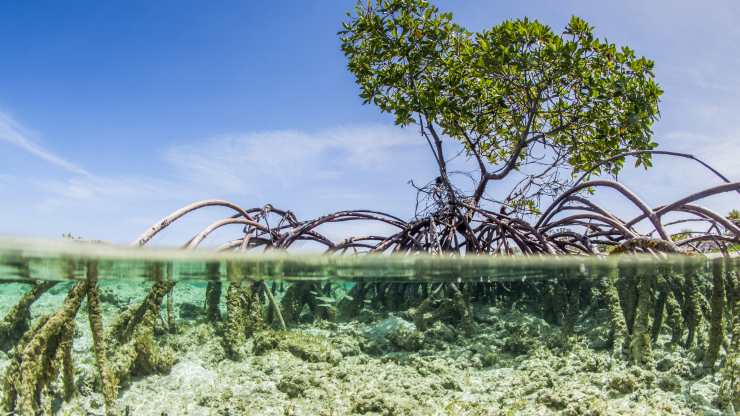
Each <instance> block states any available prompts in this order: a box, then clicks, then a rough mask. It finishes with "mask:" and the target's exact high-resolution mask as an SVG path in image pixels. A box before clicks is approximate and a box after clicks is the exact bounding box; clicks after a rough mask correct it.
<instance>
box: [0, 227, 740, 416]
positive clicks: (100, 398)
mask: <svg viewBox="0 0 740 416" xmlns="http://www.w3.org/2000/svg"><path fill="white" fill-rule="evenodd" d="M739 266H740V265H739V261H738V259H737V258H732V259H721V258H718V259H707V258H705V257H699V256H693V257H685V256H684V257H658V256H654V257H650V256H642V257H606V258H596V257H589V258H586V257H559V258H555V257H530V258H525V257H490V256H466V257H463V258H459V257H455V258H453V257H444V256H436V257H432V256H426V255H412V256H399V257H395V256H367V255H366V256H320V255H287V254H284V253H282V254H281V253H267V254H260V255H256V254H249V255H239V254H234V253H230V254H224V253H214V252H208V251H187V252H186V251H182V250H165V249H158V250H154V249H141V248H138V249H132V248H121V247H115V246H108V245H101V244H90V243H81V242H72V241H62V242H38V241H31V240H2V241H0V319H1V320H2V321H0V341H1V342H0V344H2V345H0V347H1V348H0V350H1V352H0V376H1V377H2V380H3V382H2V388H3V392H2V396H1V397H2V398H1V403H0V409H3V410H4V411H5V412H6V413H7V414H22V415H25V414H29V415H33V414H69V415H77V414H80V415H84V414H101V415H102V414H131V415H134V414H135V415H140V414H143V415H162V414H167V415H180V414H193V415H211V414H213V415H225V414H228V415H240V414H254V415H262V414H275V415H284V414H296V415H298V414H306V415H313V414H334V415H343V414H368V415H370V414H372V415H381V414H384V415H395V414H399V415H405V414H408V415H437V414H443V415H489V414H533V415H534V414H538V415H539V414H636V413H642V414H702V412H703V413H704V414H732V412H734V410H733V409H734V408H736V406H738V402H737V400H738V397H740V393H739V392H740V384H739V383H740V382H738V379H740V377H739V375H740V374H739V373H740V356H739V355H738V343H740V335H738V331H740V323H739V322H738V318H737V316H738V308H739V307H740V306H739V304H740V280H739V279H740V278H739V277H738V271H739V270H740V267H739ZM0 414H2V413H0Z"/></svg>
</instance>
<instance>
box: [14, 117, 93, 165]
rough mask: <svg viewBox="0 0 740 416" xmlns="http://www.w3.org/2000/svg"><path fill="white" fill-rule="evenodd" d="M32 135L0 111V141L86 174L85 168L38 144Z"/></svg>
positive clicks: (54, 163)
mask: <svg viewBox="0 0 740 416" xmlns="http://www.w3.org/2000/svg"><path fill="white" fill-rule="evenodd" d="M32 137H33V134H31V132H29V131H28V130H27V129H26V128H24V127H23V126H22V125H21V124H20V123H18V122H17V121H15V120H14V119H13V117H11V116H9V115H8V114H4V113H0V141H4V142H7V143H10V144H12V145H14V146H17V147H19V148H21V149H23V150H25V151H27V152H29V153H31V154H32V155H34V156H36V157H38V158H40V159H43V160H45V161H47V162H49V163H51V164H52V165H55V166H58V167H60V168H62V169H65V170H67V171H69V172H71V173H76V174H79V175H87V172H86V171H85V169H83V168H81V167H80V166H78V165H76V164H74V163H72V162H69V161H67V160H65V159H64V158H62V157H60V156H58V155H56V154H54V153H53V152H51V151H50V150H48V149H46V148H44V147H43V146H41V145H40V144H38V143H36V142H35V141H34V140H33V139H32Z"/></svg>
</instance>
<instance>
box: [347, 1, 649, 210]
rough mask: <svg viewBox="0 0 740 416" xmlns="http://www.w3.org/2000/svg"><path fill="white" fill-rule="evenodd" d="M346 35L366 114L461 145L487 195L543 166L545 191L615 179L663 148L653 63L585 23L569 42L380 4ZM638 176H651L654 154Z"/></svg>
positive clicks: (423, 6)
mask: <svg viewBox="0 0 740 416" xmlns="http://www.w3.org/2000/svg"><path fill="white" fill-rule="evenodd" d="M343 27H344V30H343V31H341V32H340V37H341V42H342V51H343V52H344V54H345V55H346V57H347V58H348V67H349V70H350V71H351V72H352V73H353V74H354V75H355V77H356V81H357V83H358V84H359V86H360V90H361V92H360V95H361V97H362V98H363V99H364V101H365V103H374V104H375V105H377V106H378V107H379V108H380V109H381V110H382V111H383V112H389V113H392V114H394V115H395V121H396V123H397V124H399V125H408V124H411V123H419V124H420V125H421V128H422V132H423V131H424V129H432V133H434V131H433V130H434V129H435V128H441V130H442V132H443V133H444V134H446V135H447V136H449V137H451V138H453V139H455V140H457V141H459V142H461V143H462V144H463V145H464V146H465V147H466V149H467V151H468V153H469V155H470V156H474V157H476V158H477V160H478V162H479V166H480V169H481V182H482V188H485V182H487V181H488V180H490V179H501V178H503V177H505V176H506V175H507V174H508V173H509V172H511V171H517V170H522V168H523V167H524V166H526V165H532V166H533V167H536V166H543V168H542V169H541V170H540V171H537V172H535V173H531V174H530V177H531V179H532V180H533V181H534V183H537V182H536V179H540V182H541V183H540V185H542V184H543V183H544V182H546V181H544V182H543V179H544V178H550V179H551V180H552V178H553V177H552V176H546V175H548V174H549V175H552V172H554V170H553V169H552V168H559V167H561V166H563V167H567V166H569V167H570V168H571V172H572V173H573V174H575V173H577V172H587V171H589V170H593V173H596V174H599V173H601V172H602V169H604V171H606V172H608V173H612V174H616V173H618V172H619V170H620V169H621V167H622V166H623V164H624V159H623V158H618V159H617V160H615V161H614V162H612V163H610V164H606V165H602V166H599V165H598V162H600V161H602V160H604V159H607V158H610V157H614V156H616V155H618V154H620V153H622V152H627V151H633V150H649V149H653V148H655V147H656V144H655V143H654V142H653V141H652V125H653V122H654V121H655V120H656V119H657V118H658V115H659V112H658V102H659V97H660V95H661V93H662V91H661V89H660V88H659V86H658V85H657V84H656V83H655V81H654V74H653V62H652V61H650V60H648V59H646V58H644V57H636V56H635V53H634V52H633V51H632V50H631V49H629V48H627V47H621V48H618V47H617V46H615V45H614V44H612V43H608V42H607V41H601V40H598V39H596V38H595V37H594V33H593V28H592V27H591V26H589V25H588V24H587V23H586V22H585V21H584V20H582V19H580V18H577V17H573V18H571V20H570V22H569V23H568V25H567V26H566V28H565V30H564V31H563V32H562V33H555V32H553V31H552V29H550V28H549V27H548V26H545V25H543V24H542V23H539V22H537V21H532V20H528V19H526V18H525V19H520V20H509V21H504V22H503V23H501V24H499V25H496V26H494V27H492V28H490V29H488V30H484V31H482V32H479V33H471V32H469V31H467V30H466V29H464V28H462V27H460V26H459V25H457V24H455V23H454V22H453V21H452V15H451V14H450V13H441V12H440V11H439V10H438V9H437V8H436V7H435V6H433V5H432V4H430V3H429V2H428V1H426V0H374V1H368V2H367V3H363V2H362V1H360V2H359V3H358V4H357V6H356V8H355V13H354V14H348V21H347V22H345V23H344V24H343ZM636 165H643V166H645V167H649V166H650V155H649V154H640V155H638V156H637V157H636ZM548 167H549V168H550V169H547V168H548ZM555 170H557V169H555ZM543 172H545V173H543ZM479 191H480V192H481V193H482V189H479ZM521 195H524V194H521ZM476 202H477V201H476Z"/></svg>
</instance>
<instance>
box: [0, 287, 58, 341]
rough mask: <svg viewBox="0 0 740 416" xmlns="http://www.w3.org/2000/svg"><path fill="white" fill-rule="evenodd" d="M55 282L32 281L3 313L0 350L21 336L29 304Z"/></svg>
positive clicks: (0, 324) (26, 321) (26, 327)
mask: <svg viewBox="0 0 740 416" xmlns="http://www.w3.org/2000/svg"><path fill="white" fill-rule="evenodd" d="M56 283H57V282H39V283H34V285H33V287H32V288H31V290H29V291H28V292H26V293H24V294H23V296H22V297H21V299H20V300H19V301H18V303H16V304H15V306H13V307H12V308H11V309H10V311H8V313H7V314H5V317H4V318H3V320H2V321H0V350H2V351H8V350H9V349H11V348H13V346H14V345H16V344H17V343H18V340H20V338H21V336H23V334H24V333H25V332H26V331H27V330H28V326H29V320H30V318H31V305H33V303H34V302H36V300H37V299H38V298H40V297H41V295H43V294H44V293H46V291H47V290H49V289H50V288H51V287H52V286H54V285H55V284H56Z"/></svg>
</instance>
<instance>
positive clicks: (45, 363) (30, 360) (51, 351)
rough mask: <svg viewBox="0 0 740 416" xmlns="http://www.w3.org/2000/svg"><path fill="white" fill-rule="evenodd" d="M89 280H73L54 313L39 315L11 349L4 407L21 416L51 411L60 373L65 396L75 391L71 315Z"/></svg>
mask: <svg viewBox="0 0 740 416" xmlns="http://www.w3.org/2000/svg"><path fill="white" fill-rule="evenodd" d="M87 288H88V283H87V281H82V282H78V283H75V285H74V286H73V287H72V289H70V291H69V293H68V294H67V297H66V299H65V300H64V304H63V306H62V307H61V308H60V309H59V310H58V311H57V312H55V313H53V314H51V315H49V316H46V317H42V318H40V319H39V320H38V322H36V323H35V324H34V325H33V327H32V328H31V329H30V330H29V331H27V332H26V333H25V334H24V335H23V337H22V338H21V340H20V342H19V343H18V345H17V346H16V348H15V349H14V350H13V353H12V354H11V355H12V362H11V364H10V366H9V368H8V369H7V371H6V373H5V380H4V381H3V403H4V410H5V411H7V412H15V413H17V414H21V415H35V414H37V413H44V414H50V413H51V408H50V406H51V400H50V399H49V394H50V390H51V385H52V383H53V382H54V381H55V380H56V379H57V377H58V376H59V373H60V371H61V372H63V382H64V396H65V397H66V398H69V397H70V396H71V395H72V393H73V392H74V384H73V374H74V371H73V368H72V358H71V346H72V338H73V336H74V317H75V315H76V314H77V311H78V310H79V308H80V304H81V303H82V300H83V299H84V297H85V295H86V293H87Z"/></svg>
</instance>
